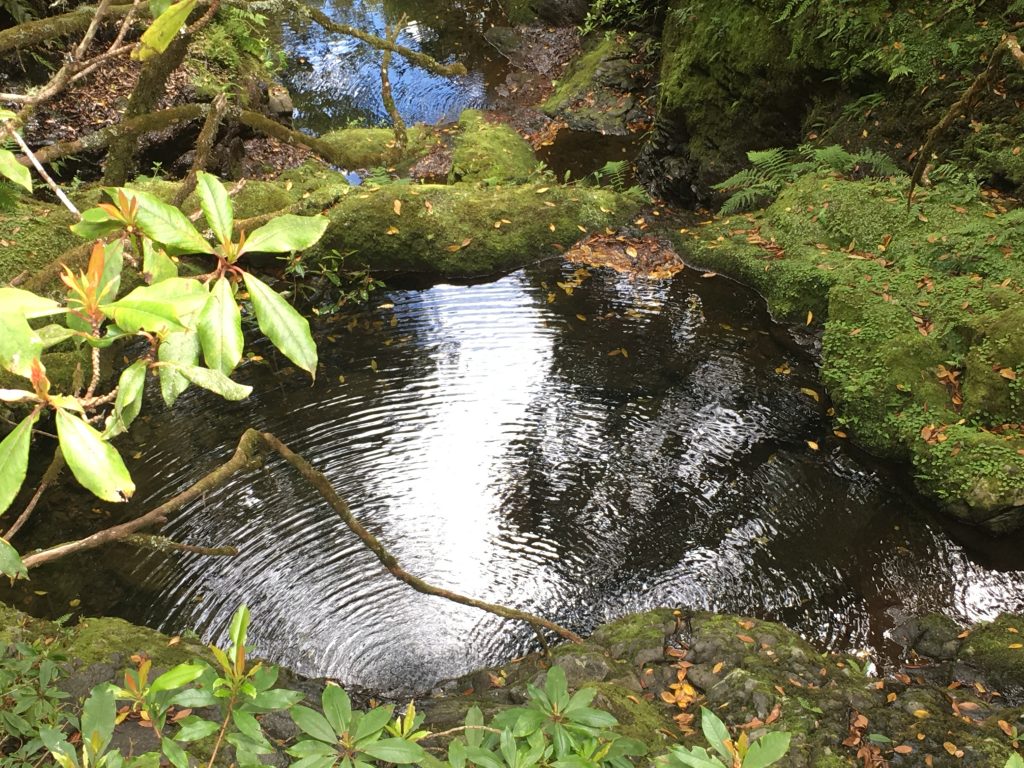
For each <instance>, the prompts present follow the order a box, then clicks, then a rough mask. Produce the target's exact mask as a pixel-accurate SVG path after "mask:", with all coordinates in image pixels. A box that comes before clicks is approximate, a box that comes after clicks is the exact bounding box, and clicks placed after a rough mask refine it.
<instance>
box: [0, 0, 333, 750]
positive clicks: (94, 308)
mask: <svg viewBox="0 0 1024 768" xmlns="http://www.w3.org/2000/svg"><path fill="white" fill-rule="evenodd" d="M172 8H173V6H172ZM168 12H170V11H168ZM107 192H108V196H109V198H110V202H109V203H102V204H100V205H99V206H97V207H96V208H93V209H90V210H88V211H86V212H85V213H84V214H83V215H82V218H81V221H80V222H78V223H77V224H75V225H74V226H73V227H72V229H73V230H74V231H75V232H76V233H77V234H79V235H81V236H83V237H87V238H105V237H113V238H116V239H114V240H112V242H109V243H104V242H103V241H102V240H96V242H95V243H94V245H93V248H92V253H91V256H90V259H89V263H88V268H87V269H86V270H85V271H83V272H80V273H79V274H77V275H76V274H75V273H73V272H72V271H71V270H70V269H65V272H64V274H63V275H62V276H61V277H62V280H63V281H64V284H65V285H66V287H67V296H66V297H65V300H64V302H63V303H61V302H58V301H55V300H52V299H48V298H44V297H42V296H37V295H36V294H33V293H31V292H29V291H24V290H20V289H17V288H11V287H7V288H0V367H2V368H4V369H5V370H7V371H8V372H9V373H12V374H15V375H16V376H20V377H23V378H25V379H27V380H28V383H27V384H26V385H25V387H24V388H20V389H5V390H0V400H3V401H5V402H9V403H20V404H25V405H27V406H28V407H29V408H30V412H29V414H28V415H27V416H25V417H24V418H23V419H22V421H21V422H19V423H18V424H17V426H16V427H15V428H14V430H13V431H12V432H11V433H10V434H8V435H7V436H6V437H5V438H4V440H3V442H2V443H0V514H2V513H3V512H4V511H6V510H7V509H8V508H9V507H10V505H11V503H12V502H13V500H14V498H15V496H16V495H17V493H18V490H19V488H20V486H21V485H22V483H23V482H24V479H25V476H26V472H27V465H28V455H29V448H30V443H31V428H32V427H33V425H34V424H35V422H36V421H37V420H38V419H39V418H40V416H41V415H42V414H43V413H44V412H53V413H54V415H55V419H56V428H57V436H58V439H59V443H60V447H61V452H62V453H63V456H64V459H65V460H66V462H67V465H68V467H69V468H70V469H71V472H72V474H73V475H74V477H75V479H76V480H78V482H79V483H81V484H82V485H83V486H84V487H86V488H87V489H89V490H90V491H92V492H93V493H94V494H95V495H97V496H98V497H100V498H102V499H104V500H106V501H113V502H117V501H127V500H128V499H130V498H131V496H132V493H133V492H134V490H135V485H134V483H133V482H132V480H131V477H130V475H129V473H128V470H127V468H126V467H125V465H124V462H123V460H122V459H121V456H120V454H119V453H118V451H117V449H116V448H115V447H114V446H113V445H112V444H111V443H110V440H111V439H112V438H114V437H115V436H117V435H118V434H120V433H122V432H124V431H125V430H126V429H127V428H128V427H129V425H130V424H131V423H132V421H133V420H134V419H135V418H136V417H137V416H138V415H139V412H140V410H141V407H142V400H143V393H144V383H145V375H146V372H147V371H150V372H153V373H155V374H156V375H157V376H158V377H159V379H160V390H161V394H162V395H163V398H164V400H165V401H166V402H167V404H168V405H171V404H173V403H174V401H175V400H176V399H177V397H178V396H179V395H181V393H182V392H184V391H185V390H186V389H187V388H188V387H189V386H191V385H193V384H194V385H196V386H199V387H202V388H204V389H207V390H209V391H211V392H213V393H215V394H217V395H219V396H221V397H224V398H226V399H229V400H239V399H242V398H245V397H247V396H248V394H249V392H250V391H251V388H250V387H247V386H242V385H240V384H237V383H235V382H233V381H231V379H230V378H228V377H229V376H230V374H231V373H232V372H233V370H234V368H235V367H236V366H237V365H238V363H239V362H240V360H241V356H242V348H243V345H244V339H243V337H242V329H241V312H240V309H239V306H238V299H239V297H238V295H237V294H236V288H237V286H238V285H239V284H244V285H245V287H246V289H247V291H248V294H249V300H250V302H251V304H252V308H253V312H254V314H255V316H256V320H257V322H258V324H259V327H260V329H261V330H262V331H263V332H264V334H266V336H267V337H268V338H269V339H270V340H271V342H272V343H273V344H274V345H275V346H276V347H277V348H278V349H280V350H281V352H282V353H283V354H284V355H285V356H286V357H288V358H289V359H290V360H292V362H294V363H295V364H296V365H297V366H299V367H300V368H302V369H303V370H305V371H308V372H309V374H310V375H311V376H315V374H316V365H317V353H316V345H315V343H314V342H313V338H312V336H311V334H310V330H309V323H308V322H307V321H306V319H305V318H303V317H302V316H301V315H300V314H299V313H298V312H297V311H296V310H295V309H294V308H293V307H292V306H291V305H290V304H289V303H288V302H287V301H286V300H285V299H284V298H283V297H282V296H281V295H280V294H278V293H277V292H276V291H274V290H273V289H272V288H271V287H270V286H268V285H267V284H266V283H264V282H263V281H262V280H260V279H259V278H257V277H256V276H255V275H253V274H251V273H250V272H248V271H246V270H245V269H243V268H242V267H240V266H239V260H240V259H241V258H242V257H243V256H245V255H246V254H248V253H252V252H267V253H289V252H291V251H293V250H298V249H304V248H308V247H309V246H311V245H313V244H314V243H315V242H316V241H317V240H319V239H320V237H321V236H322V235H323V233H324V231H325V229H326V227H327V219H326V218H324V217H323V216H313V217H299V216H290V215H289V216H282V217H278V218H276V219H273V220H271V221H269V222H268V223H266V224H264V225H263V226H261V227H259V228H257V229H256V230H255V231H253V232H252V233H250V234H248V236H247V235H246V233H245V232H241V233H239V234H238V236H237V238H235V236H234V211H233V206H232V203H231V199H230V198H229V197H228V195H227V193H226V191H225V189H224V187H223V185H222V184H221V182H220V181H219V180H218V179H216V178H215V177H213V176H210V175H209V174H206V173H200V174H199V176H198V187H197V192H198V195H199V198H200V201H201V204H202V209H203V212H204V214H205V216H206V220H207V224H208V225H209V226H210V228H211V230H212V231H213V232H214V234H215V236H216V238H217V241H216V243H215V244H211V243H208V242H207V241H206V239H205V238H204V237H203V236H202V235H201V234H200V233H199V232H198V231H197V230H196V228H195V226H194V225H193V224H192V222H191V221H189V219H188V218H187V217H186V216H185V215H184V214H182V213H181V211H179V210H178V209H177V208H174V207H172V206H170V205H167V204H166V203H164V202H162V201H161V200H160V199H158V198H157V197H155V196H153V195H149V194H147V193H145V192H139V191H133V190H127V189H113V190H108V191H107ZM126 244H127V246H129V247H131V248H132V249H133V250H134V251H135V254H136V256H140V255H141V257H142V258H141V261H142V264H143V270H144V275H143V276H144V278H146V279H148V283H149V284H148V285H140V286H139V287H137V288H135V289H134V290H132V291H131V292H129V293H128V294H127V295H124V296H121V297H118V292H119V290H120V286H121V271H122V269H123V268H124V264H125V258H124V250H125V247H126ZM196 253H199V254H205V255H209V256H212V257H214V258H215V259H216V267H215V268H214V271H213V272H212V273H211V274H210V275H207V276H205V279H199V278H194V277H188V278H185V277H179V276H178V275H177V266H176V265H175V264H174V262H173V261H172V260H171V258H170V254H176V255H187V254H196ZM58 314H59V315H64V316H65V317H66V326H63V325H58V324H51V325H46V326H43V327H41V328H36V327H33V325H31V324H30V322H29V321H30V320H32V321H36V320H38V319H40V318H46V317H49V316H51V315H58ZM36 325H38V323H36ZM130 336H140V337H142V338H144V339H145V340H146V341H147V342H148V347H149V350H148V353H143V354H142V355H141V356H140V359H139V360H138V361H136V362H135V363H132V364H130V365H129V366H128V367H127V368H126V369H125V370H124V372H123V373H122V374H121V378H120V382H119V385H120V387H119V389H118V390H117V392H116V393H115V392H111V393H108V394H107V395H103V394H102V393H100V392H98V391H97V387H98V383H99V371H98V370H94V373H93V381H92V383H91V384H90V386H89V389H88V390H87V391H86V392H85V393H84V394H83V393H76V394H75V395H68V394H59V393H55V392H52V391H51V389H52V387H51V383H50V381H49V379H48V377H47V375H46V369H45V367H44V366H43V364H42V362H41V355H42V352H43V350H44V349H45V348H46V347H48V346H50V345H52V344H54V343H58V342H60V341H66V340H73V341H74V342H75V343H77V344H84V345H88V346H90V347H93V348H96V349H102V348H104V347H108V346H109V345H110V344H111V343H113V342H114V341H116V340H118V339H124V338H127V337H130ZM154 353H155V354H154ZM200 355H202V357H203V361H204V362H205V366H204V365H200ZM94 359H95V358H94ZM94 366H95V363H94ZM111 401H112V403H113V404H112V405H110V403H111ZM102 420H105V429H104V430H103V431H102V432H101V431H99V430H97V429H96V428H95V427H94V426H92V424H91V423H90V422H94V421H102ZM0 573H4V574H6V575H8V576H11V577H16V576H25V575H26V573H25V568H24V565H23V564H22V562H21V560H20V559H19V558H18V555H17V552H16V551H15V550H14V549H13V548H12V547H11V546H10V544H8V543H7V542H6V541H4V542H3V543H2V545H0ZM92 757H95V755H93V756H92ZM67 759H68V760H71V759H72V758H71V756H70V755H69V756H68V757H67Z"/></svg>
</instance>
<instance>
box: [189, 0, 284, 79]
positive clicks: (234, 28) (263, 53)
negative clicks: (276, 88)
mask: <svg viewBox="0 0 1024 768" xmlns="http://www.w3.org/2000/svg"><path fill="white" fill-rule="evenodd" d="M251 5H252V4H248V3H247V4H233V3H224V4H222V5H221V7H220V10H219V11H218V12H217V15H216V17H215V18H214V20H213V21H212V22H211V23H210V24H208V25H207V26H206V27H205V28H204V29H203V30H202V31H201V32H200V33H199V35H198V37H197V39H196V41H195V44H194V45H193V48H192V50H193V55H192V56H190V58H189V63H188V66H189V70H190V72H191V74H192V77H193V79H194V80H195V83H196V85H197V87H198V88H199V90H200V91H201V92H204V93H214V92H218V91H228V92H236V91H238V90H239V86H240V84H242V83H243V82H244V80H245V78H246V77H252V78H253V79H255V80H258V81H261V82H265V81H268V80H270V79H271V78H272V77H273V76H274V75H275V74H276V73H277V72H279V71H280V70H281V69H282V67H283V66H284V64H285V58H284V52H283V51H282V50H281V49H280V48H279V47H278V46H277V45H275V44H274V43H273V41H272V40H271V38H270V35H269V33H268V30H267V20H268V19H267V16H266V15H264V14H263V13H260V12H259V11H258V10H255V9H253V8H252V7H250V6H251Z"/></svg>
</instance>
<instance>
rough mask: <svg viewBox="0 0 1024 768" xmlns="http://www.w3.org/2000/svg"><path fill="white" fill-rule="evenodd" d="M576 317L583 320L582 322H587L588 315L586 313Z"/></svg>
mask: <svg viewBox="0 0 1024 768" xmlns="http://www.w3.org/2000/svg"><path fill="white" fill-rule="evenodd" d="M576 319H577V320H579V321H581V322H584V323H585V322H587V316H586V315H576Z"/></svg>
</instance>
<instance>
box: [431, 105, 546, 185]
mask: <svg viewBox="0 0 1024 768" xmlns="http://www.w3.org/2000/svg"><path fill="white" fill-rule="evenodd" d="M459 130H460V132H459V134H458V135H457V136H456V137H455V148H454V151H453V152H452V171H451V174H450V175H449V180H450V181H452V182H457V181H466V182H479V183H483V184H517V183H521V182H524V181H527V180H528V179H529V178H530V176H531V175H532V174H534V173H535V172H536V170H537V158H536V157H535V156H534V154H533V150H532V149H530V145H529V144H527V143H526V140H525V139H523V137H522V136H520V135H519V134H518V133H516V132H515V131H514V130H513V129H512V128H510V127H509V126H507V125H503V124H501V123H492V122H490V121H488V120H487V118H486V116H485V115H484V114H483V113H482V112H479V111H478V110H475V109H467V110H466V111H464V112H463V113H462V115H461V116H460V117H459Z"/></svg>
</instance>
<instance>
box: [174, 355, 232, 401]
mask: <svg viewBox="0 0 1024 768" xmlns="http://www.w3.org/2000/svg"><path fill="white" fill-rule="evenodd" d="M171 367H172V368H173V369H174V370H175V372H177V373H179V374H180V375H182V376H184V377H185V378H186V379H188V380H189V381H190V382H192V383H193V384H195V385H196V386H199V387H202V388H203V389H206V390H209V391H210V392H213V393H214V394H217V395H220V396H221V397H223V398H224V399H225V400H245V398H247V397H248V396H249V395H250V394H251V393H252V387H250V386H248V385H246V384H239V383H238V382H237V381H232V380H231V379H229V378H228V377H227V376H225V375H224V374H223V373H221V372H220V371H215V370H213V369H212V368H200V367H199V366H198V365H179V364H172V365H171ZM162 368H163V366H161V369H162Z"/></svg>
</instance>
